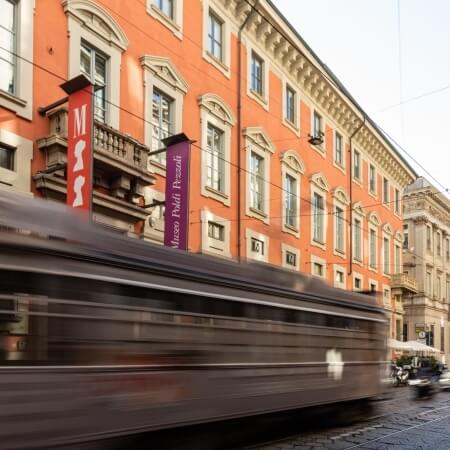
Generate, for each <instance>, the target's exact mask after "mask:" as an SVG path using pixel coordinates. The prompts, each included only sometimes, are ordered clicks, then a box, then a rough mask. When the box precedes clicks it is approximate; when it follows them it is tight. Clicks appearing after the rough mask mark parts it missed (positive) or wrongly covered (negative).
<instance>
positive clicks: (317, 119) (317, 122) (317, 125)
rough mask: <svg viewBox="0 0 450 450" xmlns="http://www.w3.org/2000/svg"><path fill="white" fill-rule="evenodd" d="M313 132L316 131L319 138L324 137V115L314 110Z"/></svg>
mask: <svg viewBox="0 0 450 450" xmlns="http://www.w3.org/2000/svg"><path fill="white" fill-rule="evenodd" d="M313 133H314V137H318V138H322V137H323V123H322V116H321V115H320V114H319V113H318V112H317V111H314V118H313Z"/></svg>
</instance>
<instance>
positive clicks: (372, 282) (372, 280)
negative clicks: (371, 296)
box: [367, 278, 378, 292]
mask: <svg viewBox="0 0 450 450" xmlns="http://www.w3.org/2000/svg"><path fill="white" fill-rule="evenodd" d="M367 282H368V285H367V289H368V290H369V291H370V287H371V285H374V286H375V292H378V280H374V279H373V278H369V279H368V280H367Z"/></svg>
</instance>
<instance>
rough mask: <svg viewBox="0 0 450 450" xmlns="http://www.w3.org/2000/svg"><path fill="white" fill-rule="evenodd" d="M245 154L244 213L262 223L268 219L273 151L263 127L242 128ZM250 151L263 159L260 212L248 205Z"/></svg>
mask: <svg viewBox="0 0 450 450" xmlns="http://www.w3.org/2000/svg"><path fill="white" fill-rule="evenodd" d="M243 134H244V138H245V139H244V142H245V151H246V153H247V156H246V158H245V159H246V167H245V169H246V172H245V178H246V189H245V197H246V202H245V214H246V215H247V216H250V217H255V218H257V219H259V220H262V221H263V222H264V223H269V221H270V217H269V214H270V166H271V164H270V157H271V156H272V154H273V153H274V152H275V146H274V145H273V143H272V141H271V139H270V137H269V135H268V134H267V133H266V132H265V130H264V129H263V128H260V127H247V128H244V130H243ZM252 152H255V153H256V154H258V155H259V156H260V157H261V158H263V159H264V180H263V183H264V211H263V212H262V213H261V212H259V211H256V210H255V209H253V208H251V207H250V176H251V174H250V158H251V154H252Z"/></svg>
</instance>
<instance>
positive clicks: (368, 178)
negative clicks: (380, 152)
mask: <svg viewBox="0 0 450 450" xmlns="http://www.w3.org/2000/svg"><path fill="white" fill-rule="evenodd" d="M370 167H373V169H374V178H375V180H374V181H375V189H374V190H373V191H372V190H371V189H370ZM377 172H378V171H377V166H376V165H375V164H374V163H373V162H370V161H369V164H368V166H367V190H368V192H369V195H371V196H372V197H373V198H375V199H377V198H378V183H377V178H378V174H377Z"/></svg>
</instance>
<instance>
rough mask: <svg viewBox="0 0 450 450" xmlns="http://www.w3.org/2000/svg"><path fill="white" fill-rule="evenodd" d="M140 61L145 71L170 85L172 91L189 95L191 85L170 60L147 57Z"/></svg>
mask: <svg viewBox="0 0 450 450" xmlns="http://www.w3.org/2000/svg"><path fill="white" fill-rule="evenodd" d="M140 61H141V66H142V67H143V68H144V69H148V70H150V71H151V72H153V74H154V75H155V77H158V78H159V79H161V80H162V81H163V82H164V83H167V84H168V85H170V87H171V88H172V89H175V90H176V91H181V92H182V93H183V94H186V93H187V91H188V89H189V85H188V84H187V82H186V81H185V79H184V78H183V76H182V75H181V73H180V72H179V71H178V69H177V68H176V67H175V65H174V64H173V63H172V62H171V61H170V59H169V58H164V57H163V56H152V55H145V56H142V57H141V58H140Z"/></svg>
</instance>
